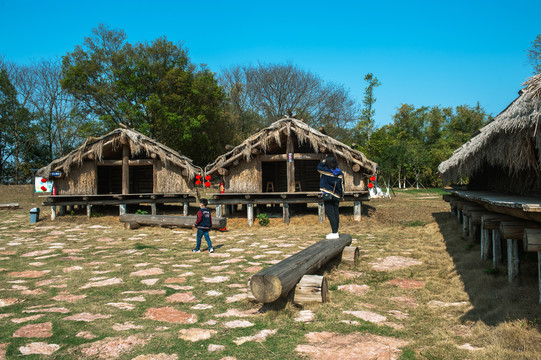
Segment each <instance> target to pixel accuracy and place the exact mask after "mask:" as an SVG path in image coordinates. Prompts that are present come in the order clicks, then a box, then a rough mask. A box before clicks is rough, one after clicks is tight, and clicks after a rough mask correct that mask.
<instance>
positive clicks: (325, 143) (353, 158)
mask: <svg viewBox="0 0 541 360" xmlns="http://www.w3.org/2000/svg"><path fill="white" fill-rule="evenodd" d="M329 153H332V154H334V155H336V158H337V160H338V164H339V167H340V169H342V171H343V172H344V174H345V190H346V191H365V190H366V185H367V183H368V182H367V178H368V177H370V176H372V175H373V174H375V172H376V166H377V165H376V164H375V163H374V162H372V161H370V160H368V159H367V158H366V156H365V155H364V154H363V153H361V152H360V151H357V150H354V149H352V148H351V147H349V146H347V145H345V144H343V143H341V142H339V141H337V140H335V139H333V138H332V137H330V136H327V135H325V134H323V133H321V132H319V131H317V130H315V129H313V128H311V127H310V126H308V125H306V124H305V123H304V122H303V121H301V120H297V119H293V118H289V117H286V118H283V119H281V120H278V121H276V122H274V123H273V124H272V125H270V126H269V127H267V128H265V129H263V130H261V131H259V132H257V133H255V134H253V135H252V136H250V137H249V138H247V139H246V140H245V141H244V142H242V143H241V144H240V145H238V146H236V147H235V148H233V149H232V150H231V151H229V152H227V153H225V154H223V155H221V156H219V157H218V158H217V159H216V160H215V161H214V162H213V163H211V164H209V165H207V166H206V168H205V172H206V174H208V175H211V176H212V177H213V178H215V177H216V176H219V177H221V179H222V180H223V181H224V184H225V190H226V192H233V193H261V192H306V191H318V190H319V174H318V173H317V171H316V169H315V167H316V165H317V163H318V162H319V161H320V160H321V159H322V158H323V157H324V156H325V154H329Z"/></svg>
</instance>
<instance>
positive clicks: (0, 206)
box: [0, 203, 19, 210]
mask: <svg viewBox="0 0 541 360" xmlns="http://www.w3.org/2000/svg"><path fill="white" fill-rule="evenodd" d="M18 208H19V203H11V204H0V210H16V209H18Z"/></svg>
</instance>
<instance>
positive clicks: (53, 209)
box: [51, 206, 56, 220]
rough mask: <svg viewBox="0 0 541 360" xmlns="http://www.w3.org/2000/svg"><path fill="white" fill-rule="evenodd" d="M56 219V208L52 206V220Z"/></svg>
mask: <svg viewBox="0 0 541 360" xmlns="http://www.w3.org/2000/svg"><path fill="white" fill-rule="evenodd" d="M54 219H56V206H51V220H54Z"/></svg>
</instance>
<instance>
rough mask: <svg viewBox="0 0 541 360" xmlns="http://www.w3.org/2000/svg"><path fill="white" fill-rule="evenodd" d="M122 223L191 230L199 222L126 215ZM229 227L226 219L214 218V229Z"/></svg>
mask: <svg viewBox="0 0 541 360" xmlns="http://www.w3.org/2000/svg"><path fill="white" fill-rule="evenodd" d="M118 220H119V221H120V222H135V223H138V224H139V225H158V226H178V227H183V228H191V227H192V225H193V224H194V223H195V220H197V216H173V215H142V214H125V215H121V216H119V217H118ZM226 225H227V219H226V218H218V217H216V218H213V219H212V228H213V229H223V228H224V227H226Z"/></svg>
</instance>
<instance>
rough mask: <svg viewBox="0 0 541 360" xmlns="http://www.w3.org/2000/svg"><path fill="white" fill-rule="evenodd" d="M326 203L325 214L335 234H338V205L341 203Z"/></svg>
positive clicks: (329, 201)
mask: <svg viewBox="0 0 541 360" xmlns="http://www.w3.org/2000/svg"><path fill="white" fill-rule="evenodd" d="M324 203H325V214H326V215H327V218H328V219H329V222H330V223H331V230H332V232H333V233H337V232H338V226H340V214H339V213H338V205H339V204H340V203H339V201H338V199H336V200H335V199H332V200H326V201H325V202H324Z"/></svg>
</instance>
